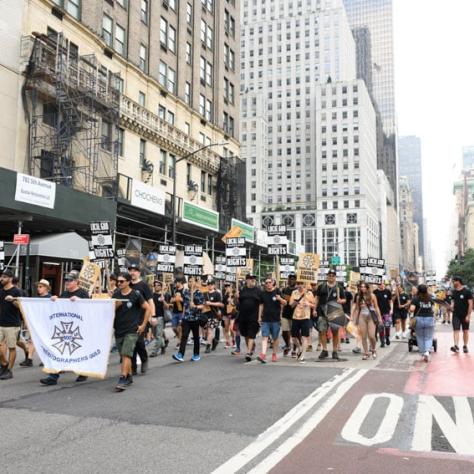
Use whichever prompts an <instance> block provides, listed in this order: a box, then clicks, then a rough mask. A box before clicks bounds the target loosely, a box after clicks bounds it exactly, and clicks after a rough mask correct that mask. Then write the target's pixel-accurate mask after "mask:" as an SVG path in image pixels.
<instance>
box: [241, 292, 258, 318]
mask: <svg viewBox="0 0 474 474" xmlns="http://www.w3.org/2000/svg"><path fill="white" fill-rule="evenodd" d="M261 303H262V290H260V288H257V287H254V288H247V287H246V286H244V287H243V288H242V289H241V290H240V293H239V303H238V304H239V317H240V318H255V319H256V318H257V317H258V307H259V306H260V304H261Z"/></svg>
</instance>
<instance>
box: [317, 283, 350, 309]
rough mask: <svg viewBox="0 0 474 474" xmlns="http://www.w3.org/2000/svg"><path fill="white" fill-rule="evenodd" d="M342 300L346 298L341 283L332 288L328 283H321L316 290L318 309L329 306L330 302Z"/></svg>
mask: <svg viewBox="0 0 474 474" xmlns="http://www.w3.org/2000/svg"><path fill="white" fill-rule="evenodd" d="M338 295H339V297H340V298H344V297H345V291H344V288H341V285H339V283H336V284H335V285H334V286H332V287H330V286H329V285H328V284H327V283H321V284H320V285H319V286H318V288H317V289H316V294H315V296H317V297H318V308H319V307H320V306H323V305H325V304H327V303H328V302H329V301H335V300H337V299H338Z"/></svg>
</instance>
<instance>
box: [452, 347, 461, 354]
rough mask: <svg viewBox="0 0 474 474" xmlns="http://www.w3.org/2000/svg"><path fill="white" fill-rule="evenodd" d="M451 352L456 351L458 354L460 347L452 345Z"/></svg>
mask: <svg viewBox="0 0 474 474" xmlns="http://www.w3.org/2000/svg"><path fill="white" fill-rule="evenodd" d="M451 352H455V353H456V354H457V353H458V352H459V347H458V346H456V345H454V346H452V347H451Z"/></svg>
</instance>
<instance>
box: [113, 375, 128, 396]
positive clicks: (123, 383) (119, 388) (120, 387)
mask: <svg viewBox="0 0 474 474" xmlns="http://www.w3.org/2000/svg"><path fill="white" fill-rule="evenodd" d="M126 388H127V377H124V376H123V375H121V376H120V377H119V379H118V382H117V385H116V386H115V391H116V392H123V391H124V390H125V389H126Z"/></svg>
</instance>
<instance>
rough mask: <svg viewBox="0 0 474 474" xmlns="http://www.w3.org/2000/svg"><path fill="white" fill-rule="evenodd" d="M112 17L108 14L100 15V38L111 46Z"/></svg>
mask: <svg viewBox="0 0 474 474" xmlns="http://www.w3.org/2000/svg"><path fill="white" fill-rule="evenodd" d="M112 25H113V21H112V18H110V16H108V15H104V16H103V17H102V38H103V39H104V41H105V43H106V44H107V45H108V46H112V28H113V26H112Z"/></svg>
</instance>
